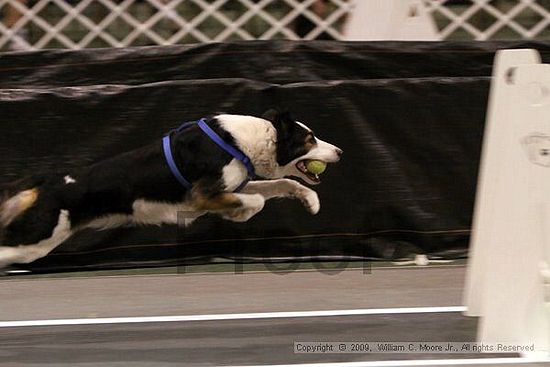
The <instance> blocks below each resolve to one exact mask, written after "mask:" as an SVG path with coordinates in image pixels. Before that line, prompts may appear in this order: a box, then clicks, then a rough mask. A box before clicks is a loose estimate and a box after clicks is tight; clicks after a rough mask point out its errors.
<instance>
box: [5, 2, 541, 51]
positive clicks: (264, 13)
mask: <svg viewBox="0 0 550 367" xmlns="http://www.w3.org/2000/svg"><path fill="white" fill-rule="evenodd" d="M360 1H382V0H0V14H1V15H0V51H7V50H10V49H15V50H32V49H43V48H68V49H81V48H86V47H126V46H140V45H170V44H178V43H196V42H199V43H206V42H222V41H233V40H257V39H260V40H268V39H290V40H298V39H306V40H310V39H317V38H328V39H337V40H340V39H345V38H346V35H345V34H343V32H344V29H345V27H343V25H344V22H345V21H346V19H348V18H349V17H350V16H352V15H353V11H354V9H355V7H356V3H357V2H360ZM383 1H392V0H383ZM397 1H402V2H406V1H412V2H414V1H413V0H397ZM416 1H417V2H418V1H419V0H416ZM421 1H422V4H424V8H425V10H426V11H427V13H428V14H429V16H430V17H431V19H432V20H433V21H434V22H435V24H436V28H437V38H438V39H441V40H449V39H474V40H490V39H545V38H547V39H550V29H549V25H550V0H421ZM413 15H414V14H413ZM368 26H369V24H365V27H368Z"/></svg>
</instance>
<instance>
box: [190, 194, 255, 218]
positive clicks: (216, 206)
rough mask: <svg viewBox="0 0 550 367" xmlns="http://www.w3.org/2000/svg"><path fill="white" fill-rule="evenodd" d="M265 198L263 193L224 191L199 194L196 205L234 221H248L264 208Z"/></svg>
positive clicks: (195, 199) (200, 208)
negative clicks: (205, 194) (212, 193)
mask: <svg viewBox="0 0 550 367" xmlns="http://www.w3.org/2000/svg"><path fill="white" fill-rule="evenodd" d="M264 204H265V199H264V197H263V196H262V195H261V194H244V193H230V192H222V193H217V194H214V195H208V196H203V195H197V196H195V198H194V207H195V208H196V209H197V210H204V211H209V212H213V213H218V214H221V216H222V217H223V218H225V219H228V220H232V221H234V222H246V221H247V220H249V219H250V218H252V217H253V216H254V215H255V214H257V213H258V212H259V211H261V210H262V209H263V208H264Z"/></svg>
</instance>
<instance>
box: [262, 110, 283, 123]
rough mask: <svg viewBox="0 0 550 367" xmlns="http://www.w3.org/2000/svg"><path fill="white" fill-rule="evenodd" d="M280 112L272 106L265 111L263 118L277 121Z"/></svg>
mask: <svg viewBox="0 0 550 367" xmlns="http://www.w3.org/2000/svg"><path fill="white" fill-rule="evenodd" d="M278 114H279V112H277V110H275V109H273V108H271V109H269V110H267V111H265V112H264V113H263V115H262V118H263V119H265V120H267V121H270V122H275V119H276V118H277V115H278Z"/></svg>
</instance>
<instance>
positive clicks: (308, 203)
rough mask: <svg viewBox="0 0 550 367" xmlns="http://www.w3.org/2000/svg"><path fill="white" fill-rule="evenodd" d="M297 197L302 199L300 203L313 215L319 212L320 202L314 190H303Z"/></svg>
mask: <svg viewBox="0 0 550 367" xmlns="http://www.w3.org/2000/svg"><path fill="white" fill-rule="evenodd" d="M299 199H300V200H301V201H302V204H304V206H305V208H306V210H307V211H308V212H310V213H311V214H313V215H315V214H317V213H319V209H320V208H321V202H320V201H319V196H318V195H317V193H316V192H315V191H313V190H311V189H307V190H304V191H303V192H302V193H301V194H300V196H299Z"/></svg>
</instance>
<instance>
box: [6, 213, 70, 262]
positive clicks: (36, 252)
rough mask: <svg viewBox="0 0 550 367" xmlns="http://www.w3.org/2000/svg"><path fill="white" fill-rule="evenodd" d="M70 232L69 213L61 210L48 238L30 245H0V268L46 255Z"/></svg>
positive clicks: (67, 236) (68, 235)
mask: <svg viewBox="0 0 550 367" xmlns="http://www.w3.org/2000/svg"><path fill="white" fill-rule="evenodd" d="M71 234H72V231H71V222H70V219H69V213H68V212H67V211H66V210H61V212H60V213H59V218H58V222H57V225H56V226H55V228H54V229H53V232H52V235H51V237H49V238H46V239H44V240H41V241H39V242H37V243H35V244H31V245H19V246H0V269H1V268H3V267H5V266H8V265H10V264H15V263H18V264H28V263H30V262H33V261H34V260H36V259H39V258H41V257H44V256H46V255H47V254H49V253H50V252H51V251H52V250H53V249H54V248H56V247H57V246H59V245H60V244H61V243H63V241H65V240H66V239H67V238H69V237H70V236H71Z"/></svg>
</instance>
